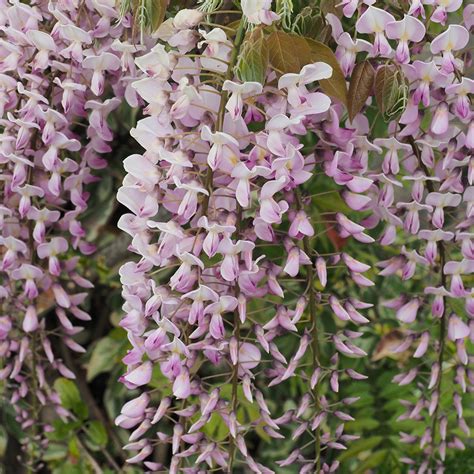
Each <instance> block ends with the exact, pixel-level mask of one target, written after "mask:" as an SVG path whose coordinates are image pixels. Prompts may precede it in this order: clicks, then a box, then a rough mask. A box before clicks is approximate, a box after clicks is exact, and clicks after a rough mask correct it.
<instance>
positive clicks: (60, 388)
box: [54, 377, 89, 419]
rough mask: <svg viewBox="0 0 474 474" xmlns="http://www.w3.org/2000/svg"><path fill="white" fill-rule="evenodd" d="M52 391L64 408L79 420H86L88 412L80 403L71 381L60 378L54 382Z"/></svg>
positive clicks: (78, 394)
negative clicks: (56, 393) (53, 390)
mask: <svg viewBox="0 0 474 474" xmlns="http://www.w3.org/2000/svg"><path fill="white" fill-rule="evenodd" d="M54 389H55V390H56V392H58V394H59V397H60V398H61V404H62V406H63V407H64V408H66V409H68V410H72V411H73V412H74V413H75V414H76V415H77V416H78V417H79V418H82V419H84V418H87V416H88V414H89V410H88V409H87V406H86V405H85V404H84V402H83V401H82V399H81V395H80V393H79V390H78V388H77V387H76V384H75V383H74V382H73V381H72V380H68V379H66V378H63V377H60V378H58V379H56V381H55V382H54Z"/></svg>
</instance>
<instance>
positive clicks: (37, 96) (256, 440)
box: [0, 0, 474, 474]
mask: <svg viewBox="0 0 474 474" xmlns="http://www.w3.org/2000/svg"><path fill="white" fill-rule="evenodd" d="M313 3H314V4H313ZM0 7H1V10H0V119H1V121H0V168H1V172H0V187H1V190H2V203H1V204H0V231H1V234H0V276H1V281H0V302H1V310H2V311H1V314H0V387H1V389H2V391H1V397H2V398H1V402H2V405H4V404H9V405H11V407H12V409H13V410H14V413H15V420H16V422H17V423H18V425H19V427H20V428H21V430H22V433H23V435H24V438H23V439H22V444H23V447H22V449H23V453H24V456H23V459H22V461H24V463H25V465H26V467H27V469H28V471H29V472H37V471H40V470H41V469H43V468H44V462H45V453H46V452H47V450H48V444H49V442H50V440H51V439H53V438H54V436H53V433H54V431H55V430H56V429H57V426H56V425H55V423H54V420H55V419H57V418H59V419H61V420H75V419H76V418H77V416H76V412H75V411H74V407H71V406H70V405H68V404H67V403H65V399H64V390H63V391H62V392H61V385H62V386H63V387H64V380H65V379H71V380H72V379H74V378H75V377H76V374H75V370H76V369H75V367H74V366H73V364H71V363H69V364H68V361H67V360H66V359H67V358H68V357H69V359H71V355H70V352H72V353H75V354H84V353H86V352H88V351H87V349H86V348H85V347H83V345H82V342H81V339H80V336H79V337H76V335H78V334H79V333H81V332H82V331H83V327H82V326H83V325H84V324H87V322H88V321H89V320H91V317H92V318H93V317H94V315H93V314H91V315H90V314H89V312H88V309H87V305H88V296H89V295H90V293H91V291H92V287H93V283H92V282H91V281H89V280H90V278H89V276H88V277H87V278H86V276H87V275H86V271H85V269H87V267H88V266H87V262H88V261H90V259H92V258H95V257H94V252H95V251H96V248H95V245H94V243H93V242H91V241H90V239H88V229H87V227H86V225H85V224H84V219H85V217H86V216H87V212H88V211H90V210H91V206H90V204H89V201H90V199H89V198H90V197H91V189H92V188H91V186H90V185H91V184H93V183H95V182H97V181H98V180H99V179H100V178H99V174H100V170H103V169H105V168H107V167H109V166H110V165H109V162H108V160H107V155H108V154H110V153H111V152H112V151H114V152H115V151H116V150H117V147H119V146H121V145H120V144H114V139H115V138H116V137H115V136H114V132H113V127H112V126H111V123H110V120H109V118H110V117H111V116H113V115H114V111H116V110H117V109H118V108H119V106H122V105H123V106H124V107H128V108H129V110H131V109H132V108H134V109H135V112H138V118H139V120H138V121H137V123H136V126H135V128H133V129H132V130H131V133H130V134H131V136H132V137H133V139H134V140H135V142H136V149H137V150H138V151H137V153H133V154H131V155H130V156H128V157H127V158H126V159H125V160H124V161H123V166H124V169H125V172H126V175H125V177H124V179H123V183H122V186H121V187H120V188H119V190H118V192H117V202H118V203H119V204H120V209H119V210H120V212H121V214H120V217H119V216H117V219H118V227H119V229H120V230H121V231H123V232H124V233H126V234H128V235H129V236H130V238H131V243H130V245H129V247H128V251H129V252H128V255H129V256H128V261H127V262H126V263H125V264H123V265H122V266H121V268H120V270H119V278H120V284H121V285H120V286H121V289H122V297H123V301H124V304H123V317H122V319H121V321H120V323H119V325H120V327H121V328H122V329H120V331H121V333H120V334H125V333H126V335H127V337H128V343H129V350H128V351H127V353H126V355H125V357H124V358H123V363H124V365H125V366H126V369H125V373H123V375H122V376H121V377H120V380H119V381H120V382H121V383H122V384H123V385H124V386H125V388H126V389H128V390H129V391H130V394H129V395H128V396H127V400H128V401H127V402H126V403H125V404H124V405H123V407H122V409H121V411H120V414H118V416H117V418H116V419H115V423H116V425H117V426H118V427H119V428H122V429H125V430H131V434H130V433H126V435H127V436H129V441H128V443H127V444H126V445H125V447H124V449H125V452H126V453H127V457H128V459H127V462H128V463H129V464H132V465H135V467H136V468H138V469H143V470H144V472H157V473H158V472H163V473H164V472H166V473H171V474H173V473H190V474H191V473H196V474H197V473H203V472H255V473H261V474H267V473H274V472H280V471H281V472H290V471H291V472H295V471H294V470H295V469H296V470H297V471H298V472H300V473H303V474H304V473H309V472H311V473H313V472H314V473H318V474H319V473H330V472H337V471H339V470H342V471H344V466H343V465H342V464H343V462H344V454H343V453H344V452H346V453H347V450H350V449H351V446H352V445H354V444H355V443H357V442H358V441H360V439H359V436H357V435H356V430H354V428H353V427H354V426H356V424H355V425H354V424H353V425H352V427H351V423H352V422H354V421H355V423H357V418H355V417H357V413H358V406H359V405H358V404H359V402H360V400H359V398H358V397H357V396H352V395H351V394H353V393H357V394H359V392H357V391H353V390H351V388H353V387H354V386H357V385H358V384H359V385H361V384H363V383H364V382H362V381H363V380H366V381H367V382H369V383H371V382H372V381H371V379H370V376H369V375H370V374H366V373H362V372H364V371H363V370H359V369H360V367H364V366H365V367H366V368H367V367H370V364H371V361H370V360H369V359H368V357H367V356H368V352H369V351H372V350H373V347H371V346H370V344H371V343H370V342H368V341H369V339H371V338H372V337H373V335H374V333H375V331H380V327H383V326H382V325H381V324H379V322H380V321H381V316H380V315H383V316H387V315H388V316H387V317H386V319H385V322H386V321H390V323H389V325H390V331H392V332H393V333H396V335H397V343H396V344H395V345H394V346H393V347H392V348H391V349H390V350H391V355H392V356H394V357H396V356H398V355H401V354H403V357H404V360H403V363H400V364H399V366H400V371H399V373H397V375H396V376H395V377H394V378H393V380H392V383H393V384H398V385H399V386H400V387H403V390H405V389H406V388H407V387H409V388H408V390H407V391H403V394H404V395H403V396H401V397H400V398H401V400H400V404H401V406H402V408H401V410H400V416H399V417H398V421H399V422H410V423H407V424H406V426H407V427H410V428H407V430H403V431H402V432H400V433H399V437H398V441H393V440H391V441H390V442H393V443H395V444H397V443H399V444H400V445H402V446H406V450H405V449H404V448H403V453H404V454H403V457H402V458H401V459H400V460H399V461H400V462H401V463H403V464H405V465H406V469H407V472H409V473H413V474H414V473H417V474H423V473H433V472H436V473H442V472H445V463H446V461H447V458H448V457H449V456H450V455H451V456H452V454H451V453H452V452H455V450H459V449H461V450H462V449H465V444H466V439H468V438H469V436H470V429H469V426H468V424H469V423H468V421H466V420H467V418H468V417H469V411H468V410H466V406H467V403H466V402H467V401H468V397H469V395H472V386H473V381H474V372H473V371H472V356H470V351H472V343H473V342H474V337H473V334H474V331H473V327H474V323H473V320H474V289H473V280H472V273H473V272H474V263H473V260H474V249H473V244H472V237H473V232H472V225H473V218H474V185H473V180H474V160H473V157H472V151H473V149H474V120H473V111H472V97H473V94H474V81H473V79H472V70H473V66H472V44H473V42H472V31H473V29H474V5H471V4H467V2H463V1H462V0H409V1H406V2H396V3H392V2H390V3H383V4H382V2H374V1H369V0H364V1H359V0H343V1H342V2H341V3H337V2H331V1H323V2H303V1H297V0H294V1H293V0H276V1H275V2H272V1H271V0H240V1H226V0H199V1H196V2H179V1H177V0H176V1H175V0H171V1H168V0H156V1H147V0H122V1H118V2H116V1H115V0H58V1H54V0H34V1H31V2H25V3H22V2H21V1H19V0H0ZM117 205H118V204H117ZM385 281H388V282H389V283H388V284H387V285H386V284H385ZM379 287H380V288H387V287H388V288H391V290H390V291H391V293H390V294H388V295H385V294H381V293H382V292H379V291H378V289H379ZM374 292H375V293H377V297H376V298H375V299H374V298H373V296H371V295H373V294H374ZM375 328H377V329H375ZM385 330H386V327H383V329H382V330H381V331H385ZM124 331H125V332H124ZM382 341H383V338H382ZM122 354H123V353H122ZM83 360H84V359H83ZM361 360H363V361H364V364H365V365H364V364H362V363H359V362H360V361H361ZM374 360H375V359H372V362H373V361H374ZM470 364H471V365H470ZM356 369H357V370H356ZM397 390H402V389H401V388H397ZM400 393H402V392H400ZM274 394H276V395H274ZM405 394H407V395H406V396H405ZM113 416H115V414H114V415H113ZM83 421H84V420H83ZM411 422H416V423H415V424H413V423H411ZM348 424H349V425H348ZM88 426H90V425H88ZM411 427H413V428H411ZM110 429H111V428H110V427H109V430H110ZM124 436H125V435H124ZM124 439H125V438H124ZM74 442H75V443H78V445H79V449H80V450H82V451H83V452H84V453H86V456H87V457H88V460H89V463H90V464H91V466H92V468H93V469H94V471H95V472H102V471H101V467H100V466H99V465H98V464H97V462H96V461H95V460H94V458H93V456H92V455H91V454H90V453H89V451H88V449H89V447H88V445H87V443H85V444H81V438H80V437H75V438H74ZM105 443H107V441H105ZM263 443H266V444H268V445H271V446H272V450H271V457H272V458H271V459H269V457H270V456H269V454H268V453H267V452H266V453H265V456H260V455H259V449H260V447H261V445H262V444H263ZM119 444H120V440H119ZM280 447H281V449H280ZM279 452H280V453H282V454H281V455H280V454H278V453H279ZM157 453H159V455H158V454H157ZM163 453H164V454H163ZM104 458H105V459H106V460H107V461H108V463H109V465H110V467H111V468H112V469H115V470H117V472H119V471H120V470H121V467H120V466H118V464H117V463H116V461H115V460H114V459H113V457H112V456H110V455H109V454H108V452H107V453H105V454H104ZM124 459H125V458H124ZM371 467H374V466H371ZM387 469H388V468H387ZM287 470H289V471H287ZM344 472H345V471H344ZM381 472H384V471H381ZM446 472H447V471H446Z"/></svg>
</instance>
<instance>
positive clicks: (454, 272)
mask: <svg viewBox="0 0 474 474" xmlns="http://www.w3.org/2000/svg"><path fill="white" fill-rule="evenodd" d="M423 3H424V4H425V5H426V2H412V4H411V8H410V9H409V11H408V12H407V14H405V15H404V16H403V17H398V18H396V19H395V18H393V19H391V18H390V16H391V15H390V13H389V12H388V11H382V10H380V9H378V8H375V7H373V6H369V7H368V8H367V9H366V10H365V12H364V13H363V14H362V15H361V16H360V18H358V19H357V20H356V30H357V32H358V33H363V34H368V35H371V34H375V41H374V48H373V50H372V54H373V55H374V56H375V55H379V59H378V61H377V62H376V61H375V60H370V59H369V62H370V64H371V65H373V66H374V67H375V70H374V69H372V71H373V74H374V75H375V81H374V84H375V89H376V90H375V95H376V97H377V102H378V106H379V108H381V109H382V112H383V109H384V107H385V106H386V105H387V102H390V101H393V100H395V99H396V97H395V96H394V95H393V96H392V98H389V97H388V96H385V97H382V95H380V94H385V93H387V92H388V88H389V87H390V86H391V87H394V84H395V81H396V80H397V78H396V74H399V73H396V71H397V70H398V71H402V72H403V74H404V75H406V77H407V78H408V79H409V85H407V86H406V87H407V89H406V91H407V92H406V99H404V101H405V103H406V106H404V107H403V109H402V110H400V111H399V112H398V113H397V114H396V117H395V118H392V117H388V118H389V120H388V122H389V123H388V127H387V129H386V135H385V136H380V135H377V133H380V132H375V131H374V129H373V127H371V128H370V129H367V130H366V133H365V136H364V137H359V140H358V142H357V143H355V146H356V148H357V147H359V146H360V143H362V138H363V140H367V141H368V143H369V144H371V145H373V146H377V147H379V149H375V148H373V147H372V148H371V149H369V150H370V158H369V160H368V167H369V170H368V171H369V173H368V176H369V177H371V178H372V179H373V181H374V183H373V185H372V186H371V187H370V189H369V190H368V193H367V194H368V195H369V196H370V197H371V202H367V204H366V205H365V206H364V207H361V209H362V210H364V209H366V210H369V209H371V210H372V212H373V214H372V216H370V217H368V219H367V221H366V224H367V226H369V227H375V226H376V225H377V224H382V226H381V228H382V229H383V230H382V234H381V235H380V239H379V240H380V242H381V243H382V244H383V245H391V246H397V243H398V242H403V246H401V245H400V249H399V251H396V252H395V254H396V255H395V256H393V257H391V258H390V259H388V260H385V261H382V262H380V264H379V265H380V267H381V271H380V274H381V275H382V276H385V277H387V278H393V279H395V278H401V279H402V280H403V281H404V285H405V288H406V294H402V295H400V294H398V295H397V297H396V298H394V299H392V300H390V301H387V302H386V303H385V305H386V306H387V307H388V308H390V309H393V310H395V315H396V318H397V319H398V321H399V324H400V327H401V329H402V330H403V331H405V332H404V334H407V336H406V338H405V339H404V340H403V341H401V343H400V345H399V347H398V348H396V349H395V352H396V353H401V352H404V351H408V350H410V349H413V351H412V355H413V359H412V361H411V362H410V363H408V364H406V366H405V368H404V370H403V372H402V373H400V374H399V375H397V376H396V377H395V378H394V382H395V383H398V384H399V385H400V386H403V385H408V384H416V393H417V395H416V399H414V401H404V407H405V409H406V410H405V412H404V413H403V414H402V415H401V417H400V419H401V420H404V419H413V420H418V421H420V422H421V423H423V428H422V429H421V428H420V430H419V431H418V435H417V436H415V435H409V434H406V433H405V434H403V437H402V441H404V442H407V443H410V444H413V443H418V445H419V453H418V454H419V455H417V454H414V455H413V456H407V457H405V458H404V459H403V462H405V463H407V464H409V465H410V472H413V473H415V472H416V473H424V472H431V471H432V472H444V471H443V469H444V468H443V466H444V462H445V459H446V452H447V449H449V448H452V449H463V448H464V444H463V441H462V439H461V433H463V434H464V435H466V436H469V429H468V427H467V424H466V422H465V421H464V418H463V411H462V398H463V397H464V394H465V393H466V392H468V391H469V388H468V385H469V382H466V380H467V379H468V369H467V364H468V354H467V343H468V339H469V337H471V339H472V324H471V325H470V324H469V323H470V319H471V318H472V307H471V304H470V301H471V297H472V295H471V293H472V289H471V288H470V283H468V282H469V281H470V280H469V278H470V277H469V275H471V274H472V272H473V269H474V266H473V265H474V264H473V261H472V253H471V252H470V250H469V248H471V247H472V233H471V228H472V224H473V222H472V215H471V213H470V197H469V196H470V194H471V191H470V190H471V188H472V186H471V185H472V180H473V175H472V168H473V166H474V161H473V159H472V151H473V146H474V143H473V140H472V138H471V136H472V120H473V110H472V97H470V96H469V92H468V90H471V89H472V88H471V81H470V79H469V78H468V77H466V76H467V71H468V68H469V65H470V56H469V54H468V52H467V50H466V49H465V48H466V46H467V43H468V40H469V31H468V30H469V28H470V26H471V23H469V21H468V22H467V23H466V26H467V29H466V27H465V26H463V25H461V24H449V25H446V26H445V27H442V28H441V27H440V28H439V30H438V29H436V28H433V26H432V25H430V22H436V23H441V24H442V25H445V23H446V22H447V18H448V12H449V13H451V12H455V11H457V12H458V13H460V10H461V8H462V3H461V2H448V3H443V4H441V3H440V2H435V4H434V11H433V12H432V14H431V17H430V20H427V19H425V11H424V6H423ZM354 13H355V12H354ZM465 13H466V17H467V18H469V8H466V10H465ZM420 16H421V18H415V17H420ZM453 18H454V17H453ZM456 18H458V17H456ZM382 25H384V26H385V30H382V29H381V27H382ZM384 32H385V33H386V35H387V37H388V38H389V39H394V40H397V41H398V46H397V49H396V52H395V55H394V56H392V55H391V52H390V48H389V47H388V46H387V43H386V41H385V39H386V38H384V36H383V35H384ZM435 32H436V33H435ZM377 36H378V39H377ZM364 38H365V37H364ZM357 40H359V38H358V37H357V38H356V39H353V41H357ZM410 45H411V46H410ZM425 51H429V53H428V54H425ZM381 58H383V59H381ZM390 71H392V72H391V73H390V74H393V75H391V78H390V79H389V78H388V75H385V74H386V72H390ZM394 71H395V72H394ZM406 84H408V83H406ZM369 94H370V91H369V92H367V95H366V96H365V99H367V98H368V95H369ZM361 109H362V112H361V113H360V114H359V115H357V116H356V118H355V120H354V122H355V123H358V120H362V119H363V117H362V115H363V114H364V113H365V112H366V110H367V109H364V108H362V107H361ZM359 110H360V109H359ZM424 124H425V125H424ZM365 148H366V149H368V147H367V145H366V146H365ZM349 204H350V203H349ZM351 229H352V231H353V232H356V231H357V228H356V227H354V226H352V227H351ZM346 230H347V232H350V231H351V230H350V229H349V228H347V229H346ZM470 328H471V329H470ZM471 382H472V380H471ZM420 390H421V392H420ZM452 406H454V407H455V410H456V414H455V415H454V416H453V415H452V413H451V410H450V409H449V407H452ZM420 432H422V435H421V436H420V435H419V433H420Z"/></svg>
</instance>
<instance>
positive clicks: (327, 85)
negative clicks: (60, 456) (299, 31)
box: [305, 38, 347, 107]
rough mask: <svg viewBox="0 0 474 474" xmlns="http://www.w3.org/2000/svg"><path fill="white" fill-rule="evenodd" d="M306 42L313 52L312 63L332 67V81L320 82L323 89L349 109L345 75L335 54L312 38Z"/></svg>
mask: <svg viewBox="0 0 474 474" xmlns="http://www.w3.org/2000/svg"><path fill="white" fill-rule="evenodd" d="M305 40H306V42H307V43H308V46H309V47H310V50H311V62H312V63H315V62H318V61H321V62H323V63H327V64H329V65H330V66H331V67H332V77H331V78H330V79H324V80H322V81H319V84H320V85H321V89H322V90H323V92H325V93H326V94H328V95H330V96H331V97H334V98H335V99H338V100H339V101H341V102H342V103H343V104H344V105H345V106H346V107H347V86H346V79H345V78H344V74H343V73H342V71H341V67H340V66H339V63H338V62H337V58H336V56H335V54H334V53H333V52H332V50H331V48H329V46H326V45H325V44H323V43H320V42H319V41H315V40H313V39H311V38H305Z"/></svg>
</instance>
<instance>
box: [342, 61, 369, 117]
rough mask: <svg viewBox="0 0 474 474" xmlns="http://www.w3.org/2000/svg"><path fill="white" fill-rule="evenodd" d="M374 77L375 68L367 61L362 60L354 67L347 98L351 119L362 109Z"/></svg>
mask: <svg viewBox="0 0 474 474" xmlns="http://www.w3.org/2000/svg"><path fill="white" fill-rule="evenodd" d="M374 78H375V70H374V68H373V66H372V64H370V62H369V61H362V62H361V63H359V64H357V65H356V67H355V68H354V71H353V72H352V75H351V82H350V83H349V95H348V98H347V110H348V111H349V119H350V120H351V121H352V120H353V119H354V117H355V116H356V115H357V114H358V113H359V112H360V111H361V110H362V107H363V106H364V104H365V102H366V100H367V99H368V97H369V96H370V94H371V92H372V89H373V87H374Z"/></svg>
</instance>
